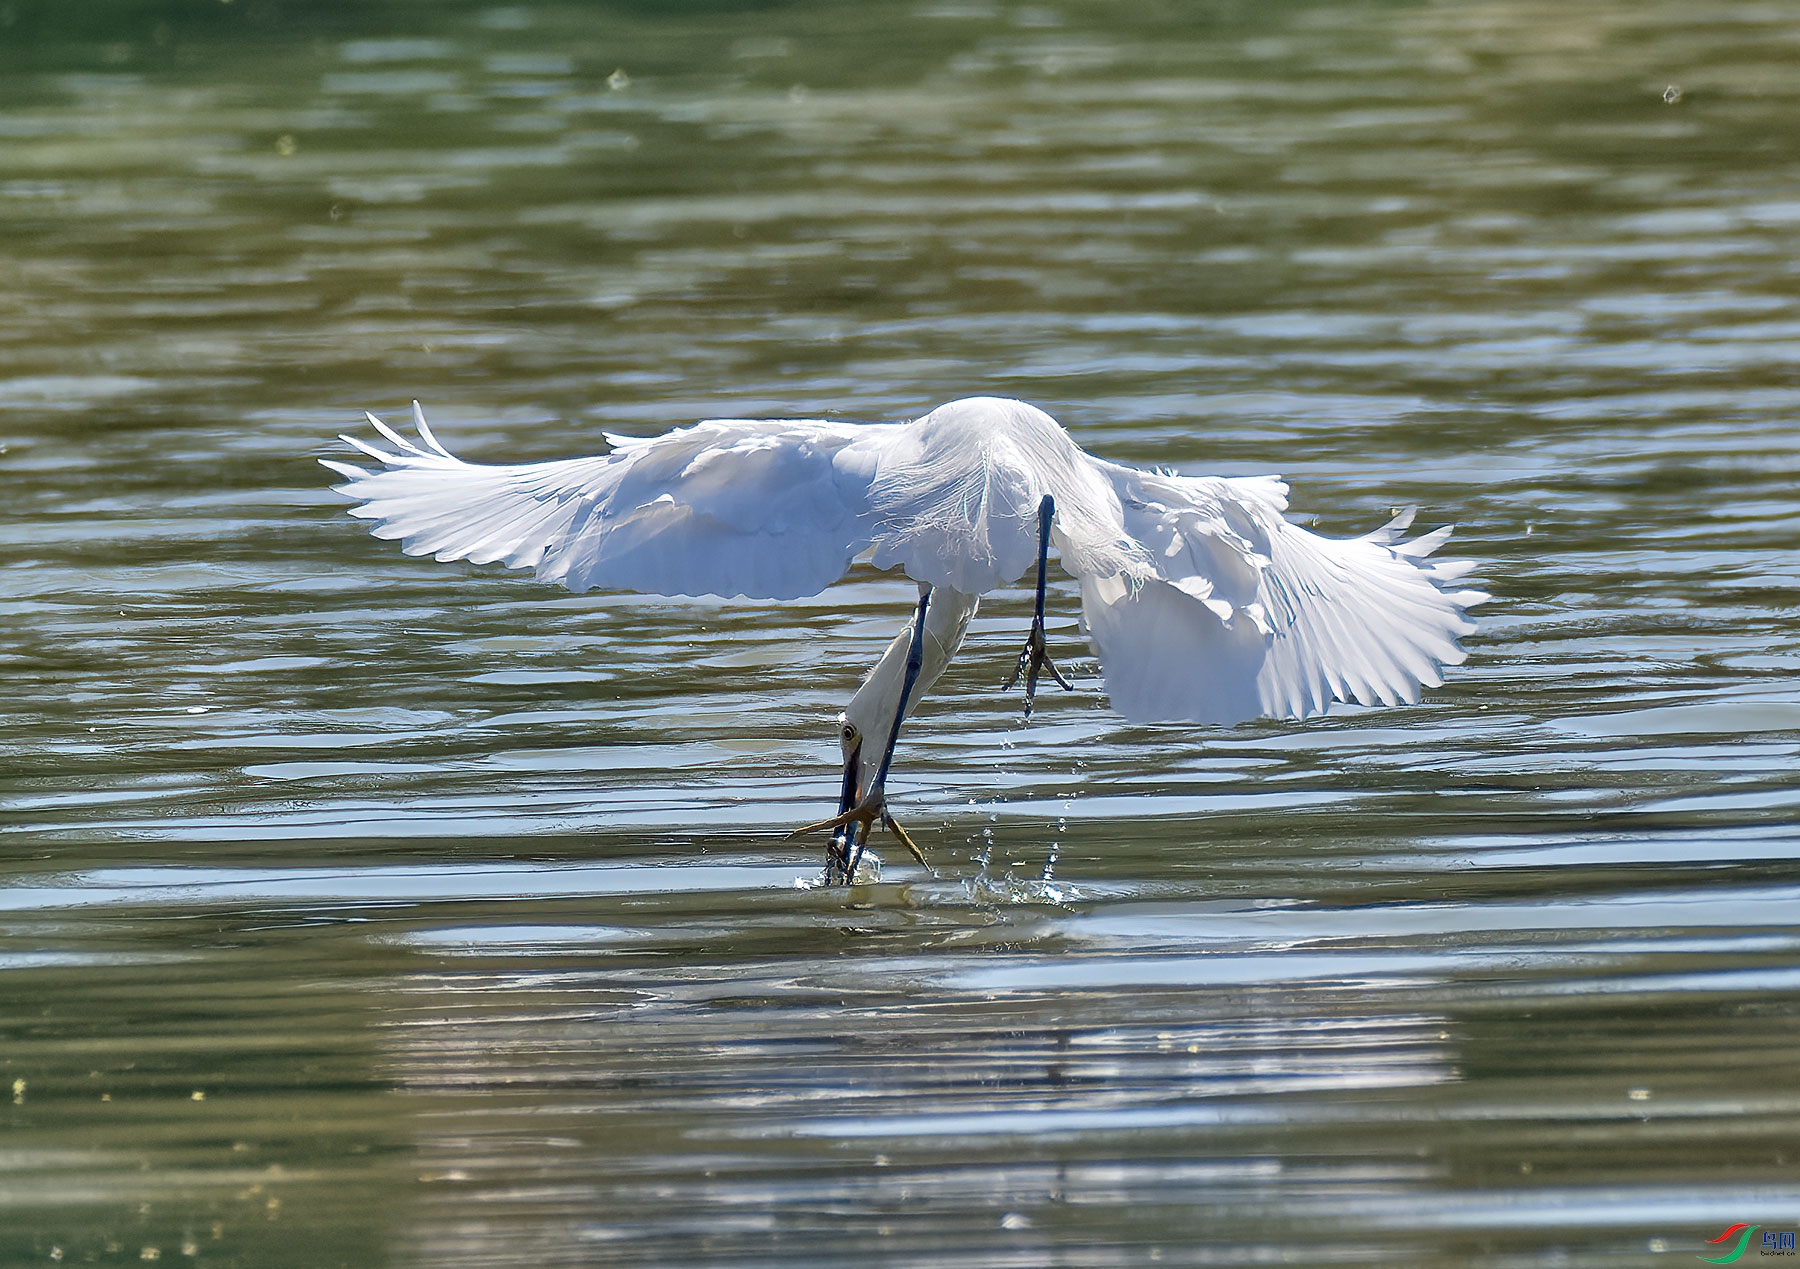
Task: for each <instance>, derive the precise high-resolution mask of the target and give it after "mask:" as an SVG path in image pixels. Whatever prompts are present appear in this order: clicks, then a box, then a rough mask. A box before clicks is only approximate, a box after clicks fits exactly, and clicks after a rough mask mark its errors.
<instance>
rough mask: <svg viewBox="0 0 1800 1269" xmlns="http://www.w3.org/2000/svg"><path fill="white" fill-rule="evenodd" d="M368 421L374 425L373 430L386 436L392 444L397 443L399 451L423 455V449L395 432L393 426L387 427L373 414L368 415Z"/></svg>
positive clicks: (421, 456)
mask: <svg viewBox="0 0 1800 1269" xmlns="http://www.w3.org/2000/svg"><path fill="white" fill-rule="evenodd" d="M369 422H371V423H373V424H374V425H375V430H376V431H377V432H380V433H381V434H382V435H383V436H385V437H387V439H388V440H389V441H391V442H392V443H393V444H395V445H397V446H398V447H399V448H400V451H401V452H402V453H405V454H415V455H417V456H418V457H420V458H423V457H425V451H424V450H422V449H420V448H419V447H418V446H417V445H414V444H413V443H412V442H411V441H409V440H407V439H406V438H405V437H404V436H402V435H400V433H398V432H396V431H395V430H394V429H393V428H391V427H389V426H388V425H387V424H386V423H383V422H382V421H381V420H380V419H378V418H376V417H375V416H374V415H373V414H371V415H369Z"/></svg>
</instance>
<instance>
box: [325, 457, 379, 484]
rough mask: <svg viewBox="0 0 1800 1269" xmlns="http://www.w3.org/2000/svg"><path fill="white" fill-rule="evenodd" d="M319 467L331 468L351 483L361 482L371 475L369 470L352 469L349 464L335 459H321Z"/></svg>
mask: <svg viewBox="0 0 1800 1269" xmlns="http://www.w3.org/2000/svg"><path fill="white" fill-rule="evenodd" d="M319 466H321V467H329V468H330V469H331V470H332V471H334V472H336V473H337V474H338V475H340V476H342V477H344V479H346V480H351V481H356V480H361V479H363V478H364V477H365V476H367V475H368V474H369V472H368V469H367V468H364V467H352V466H351V465H350V464H349V463H340V462H338V461H336V460H335V459H330V458H321V459H320V460H319Z"/></svg>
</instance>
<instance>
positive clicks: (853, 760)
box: [830, 740, 862, 881]
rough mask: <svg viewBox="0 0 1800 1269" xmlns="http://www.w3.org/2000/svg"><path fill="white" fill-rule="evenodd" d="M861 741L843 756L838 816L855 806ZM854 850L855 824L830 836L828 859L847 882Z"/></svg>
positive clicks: (859, 769)
mask: <svg viewBox="0 0 1800 1269" xmlns="http://www.w3.org/2000/svg"><path fill="white" fill-rule="evenodd" d="M861 776H862V741H860V740H859V741H857V742H856V746H855V748H853V749H851V750H850V752H849V753H847V754H845V755H844V787H843V788H842V790H840V791H839V793H838V814H839V815H842V814H843V813H844V812H845V811H848V810H849V809H850V808H851V807H853V806H855V805H856V797H857V793H858V788H857V786H858V785H860V784H861V783H862V780H861ZM855 848H856V824H855V823H854V822H852V823H849V824H845V825H844V826H843V827H842V828H839V829H838V830H837V831H836V832H834V833H833V834H832V835H831V851H830V857H831V858H832V859H835V860H837V861H838V863H839V865H840V866H841V867H842V868H843V869H844V870H845V873H846V876H845V880H846V881H848V880H849V877H848V871H849V868H850V852H851V851H852V850H854V849H855Z"/></svg>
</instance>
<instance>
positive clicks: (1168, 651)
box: [321, 397, 1488, 883]
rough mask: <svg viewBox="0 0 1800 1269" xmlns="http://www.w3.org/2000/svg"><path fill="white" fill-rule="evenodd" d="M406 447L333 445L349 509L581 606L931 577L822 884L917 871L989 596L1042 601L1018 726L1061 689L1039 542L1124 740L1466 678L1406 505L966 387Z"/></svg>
mask: <svg viewBox="0 0 1800 1269" xmlns="http://www.w3.org/2000/svg"><path fill="white" fill-rule="evenodd" d="M413 417H414V421H415V424H416V426H417V430H418V440H417V442H414V441H412V440H408V439H407V438H405V437H404V436H402V435H401V434H400V433H398V432H396V431H394V430H393V429H392V428H390V427H388V426H387V425H386V424H384V423H382V422H381V420H379V419H377V418H376V417H375V416H374V415H372V414H371V415H369V416H368V418H369V422H370V423H372V424H373V425H374V427H375V429H376V431H378V432H379V433H380V434H381V435H382V436H383V437H385V438H386V440H387V441H388V443H389V444H391V445H392V446H393V447H394V448H393V449H392V450H391V451H390V450H383V449H380V448H377V447H376V446H374V445H370V444H367V443H366V442H364V441H361V440H359V439H357V438H356V437H353V436H345V437H344V438H343V439H344V440H345V441H347V442H348V443H349V444H351V445H353V446H355V447H356V448H357V449H359V450H361V451H363V453H365V454H367V455H368V456H369V457H371V458H373V459H375V460H376V461H378V462H380V463H381V464H382V467H381V468H380V469H378V470H374V471H368V470H365V469H363V468H360V467H355V466H351V465H349V464H345V463H336V462H331V461H329V460H321V461H323V462H324V463H325V466H327V467H329V468H331V469H332V470H334V471H336V472H338V473H340V474H341V475H343V476H344V477H345V483H343V484H341V485H338V486H336V488H337V490H338V491H339V492H340V493H343V494H345V495H346V496H348V497H350V498H352V499H354V500H355V501H356V503H357V504H358V505H357V506H355V507H353V508H352V509H351V512H350V514H351V515H354V516H359V517H361V518H363V519H365V520H369V521H372V522H373V526H372V528H373V532H374V534H375V536H377V537H381V538H398V539H400V541H401V544H402V547H403V549H404V550H405V551H406V552H407V553H408V554H410V555H432V556H435V557H436V558H438V559H440V560H453V559H466V560H470V561H472V562H474V563H477V564H486V563H492V562H496V561H498V562H500V563H504V564H506V565H508V566H510V567H513V568H529V569H532V570H533V571H534V572H535V574H536V576H537V577H538V579H539V580H540V581H546V582H560V583H562V584H563V585H564V586H567V587H568V588H569V589H570V590H573V591H584V590H588V589H590V588H593V587H606V588H609V589H620V590H635V591H648V592H652V593H656V594H662V595H720V596H725V597H731V596H738V595H742V596H747V597H749V598H753V599H792V598H796V597H798V596H802V595H812V594H816V593H818V592H819V591H821V590H823V589H825V587H827V586H829V585H830V584H831V583H832V582H834V581H836V580H837V579H838V578H839V577H841V576H843V574H844V573H845V572H846V571H847V570H848V569H849V567H850V565H851V563H852V562H853V561H855V560H856V559H857V558H859V557H861V556H863V555H865V554H868V555H870V557H871V558H872V561H873V563H874V566H875V567H876V568H883V569H887V568H900V569H902V570H904V571H905V573H906V574H907V576H909V577H911V578H912V579H913V580H914V581H915V582H917V583H918V587H919V603H918V608H917V609H916V611H915V612H914V614H913V618H912V620H911V621H910V622H909V623H908V625H907V627H906V629H904V630H902V631H901V632H900V634H899V635H898V636H897V637H896V638H895V639H894V641H893V643H892V644H890V645H889V646H888V649H887V651H886V652H884V653H883V654H882V656H881V659H880V660H879V661H877V662H876V663H875V666H874V668H873V669H871V670H870V671H869V674H868V677H867V678H865V679H864V680H863V683H862V686H861V687H860V688H859V689H858V690H857V692H856V694H855V695H854V696H852V697H851V699H850V703H849V704H848V705H847V706H846V707H845V709H844V712H843V714H842V715H841V717H840V719H839V731H840V740H841V743H842V749H843V763H844V766H843V785H842V791H841V795H840V797H839V802H838V814H837V815H835V816H833V817H831V818H830V819H826V820H822V821H821V822H819V823H817V824H810V825H807V826H806V827H805V828H802V829H798V830H796V833H801V832H808V831H812V830H829V831H830V832H831V834H832V837H831V846H830V849H829V851H828V853H827V865H826V877H827V880H831V881H835V880H842V881H844V882H846V883H848V882H849V881H850V879H851V878H853V877H854V876H855V875H856V867H857V862H858V860H859V859H860V858H861V855H862V850H863V846H864V845H865V843H866V842H867V839H868V835H869V831H870V828H871V826H872V825H873V824H876V823H880V824H882V825H884V826H885V827H887V828H888V829H889V830H890V831H891V832H893V833H894V834H895V835H896V836H897V837H899V838H900V840H901V841H902V842H904V843H905V844H906V846H907V847H908V848H909V849H910V850H911V851H912V852H913V854H914V855H915V856H917V857H918V858H919V860H920V861H921V862H924V856H923V854H922V853H921V852H920V851H919V849H918V847H917V845H915V844H914V843H913V841H912V839H911V837H909V836H908V835H907V834H906V832H905V831H904V830H903V829H901V827H900V826H899V825H898V824H897V823H896V822H895V821H894V818H893V816H892V814H891V813H890V812H889V810H888V807H887V802H886V793H885V789H886V783H887V776H888V769H889V766H890V764H891V763H892V762H893V758H894V747H895V744H896V742H897V740H898V738H899V734H900V727H901V724H902V723H903V722H904V721H905V720H906V717H907V715H908V714H909V713H910V712H911V711H912V710H913V708H914V707H915V706H916V705H917V703H918V701H919V699H920V698H921V697H922V696H923V695H924V694H925V693H926V692H927V691H928V690H929V689H930V688H931V686H932V684H933V683H935V682H936V681H937V679H938V677H939V676H940V675H941V674H942V673H943V672H944V669H945V667H946V666H947V665H948V664H949V662H950V659H951V657H953V656H954V655H955V654H956V651H957V649H958V648H959V647H960V646H961V645H962V642H963V636H964V635H965V633H966V632H967V630H968V626H969V619H970V618H971V617H972V616H974V614H975V610H976V607H977V605H978V604H979V603H980V600H981V596H982V595H984V594H986V593H987V592H988V591H990V590H993V589H994V588H996V587H999V586H1004V585H1007V584H1008V583H1011V582H1014V581H1016V580H1018V579H1019V578H1020V577H1021V576H1023V575H1024V574H1025V573H1026V571H1027V570H1029V569H1030V568H1031V567H1032V566H1033V565H1034V564H1035V565H1036V567H1037V611H1036V615H1035V616H1034V617H1033V618H1032V622H1031V630H1030V634H1029V636H1028V638H1027V640H1026V644H1025V648H1024V650H1023V651H1021V652H1020V654H1019V658H1018V662H1017V664H1016V665H1015V666H1014V668H1013V674H1012V680H1009V681H1008V683H1007V685H1006V686H1007V687H1011V686H1012V683H1013V682H1014V681H1016V680H1017V679H1018V677H1019V676H1020V675H1021V674H1023V675H1024V677H1025V713H1026V715H1027V716H1029V715H1030V713H1031V703H1032V698H1033V694H1034V693H1035V691H1036V688H1037V680H1038V675H1039V673H1040V671H1047V672H1048V673H1050V674H1051V675H1052V676H1054V677H1055V678H1056V680H1057V682H1059V683H1062V685H1063V686H1064V687H1065V688H1066V687H1067V686H1068V684H1067V683H1066V682H1064V681H1063V679H1062V676H1061V675H1060V674H1058V673H1057V671H1056V668H1055V666H1054V665H1053V664H1052V663H1051V661H1050V659H1049V655H1048V650H1047V648H1046V645H1045V639H1044V572H1045V567H1046V557H1047V555H1048V552H1049V548H1050V546H1051V545H1052V544H1054V545H1055V547H1056V549H1057V552H1058V554H1059V555H1060V557H1061V560H1062V563H1063V567H1064V568H1066V569H1067V570H1068V571H1069V572H1070V573H1072V574H1074V575H1075V576H1076V577H1077V578H1079V579H1080V582H1081V604H1082V613H1083V616H1084V619H1085V620H1084V624H1085V627H1086V630H1087V634H1088V637H1089V639H1090V640H1091V641H1092V643H1093V646H1094V651H1095V652H1096V653H1097V654H1098V656H1099V660H1100V668H1101V673H1102V674H1103V676H1104V678H1105V681H1106V690H1107V693H1108V696H1109V698H1110V702H1111V704H1112V707H1113V708H1114V709H1115V710H1117V711H1118V712H1119V713H1121V714H1123V715H1124V716H1125V717H1126V718H1129V719H1132V720H1134V721H1139V722H1152V721H1185V722H1194V723H1210V724H1228V723H1236V722H1241V721H1243V720H1245V719H1248V718H1253V717H1257V716H1271V717H1276V718H1303V717H1306V716H1309V715H1312V714H1317V713H1320V712H1322V711H1323V710H1324V709H1325V708H1326V707H1327V706H1328V705H1330V704H1331V703H1332V702H1333V701H1344V702H1352V701H1353V702H1356V703H1358V704H1361V705H1378V704H1380V705H1393V704H1398V703H1400V702H1416V701H1417V700H1418V699H1419V696H1420V690H1421V688H1423V687H1435V686H1437V685H1438V684H1440V683H1442V682H1443V678H1442V674H1441V670H1442V668H1443V667H1444V666H1446V665H1454V664H1458V663H1460V662H1461V661H1462V660H1463V659H1464V653H1463V651H1462V649H1461V647H1460V646H1459V645H1458V642H1457V641H1458V639H1459V638H1460V637H1461V636H1463V635H1467V634H1469V633H1470V632H1472V631H1473V630H1474V629H1475V625H1474V623H1473V622H1472V621H1471V620H1470V619H1469V617H1468V615H1467V611H1466V610H1467V609H1468V608H1470V607H1471V606H1473V605H1475V604H1478V603H1480V602H1481V601H1483V600H1485V599H1486V598H1488V597H1487V596H1486V595H1485V594H1483V593H1481V592H1480V591H1478V590H1473V589H1467V588H1458V587H1457V584H1456V583H1457V579H1459V578H1461V577H1462V576H1463V575H1464V574H1465V573H1467V572H1468V571H1469V570H1470V568H1471V567H1472V565H1470V564H1469V563H1467V562H1464V561H1444V560H1432V559H1429V558H1428V557H1429V556H1430V555H1431V553H1432V552H1433V551H1434V550H1436V549H1437V548H1438V547H1439V546H1440V545H1442V544H1443V542H1444V540H1445V539H1446V538H1447V537H1448V536H1449V535H1450V529H1449V528H1448V527H1445V528H1441V529H1437V530H1435V531H1433V532H1431V533H1426V534H1423V535H1422V536H1419V537H1416V538H1413V539H1411V540H1407V539H1405V538H1404V537H1403V536H1402V535H1403V533H1404V531H1405V530H1406V528H1407V527H1408V525H1409V524H1410V523H1411V521H1412V512H1411V511H1406V512H1402V513H1401V514H1400V515H1398V516H1395V517H1394V518H1393V519H1392V520H1390V521H1389V522H1388V523H1387V524H1385V525H1383V526H1382V527H1381V528H1378V529H1376V530H1375V531H1374V532H1372V533H1367V534H1365V535H1363V536H1362V537H1358V538H1348V539H1336V538H1326V537H1321V536H1319V535H1317V534H1314V533H1311V532H1309V531H1307V530H1306V529H1303V528H1300V527H1299V526H1297V525H1294V524H1291V523H1289V522H1288V521H1287V520H1286V519H1285V518H1284V517H1283V515H1282V512H1283V511H1285V510H1286V508H1287V486H1286V485H1285V484H1284V483H1283V482H1282V481H1281V479H1280V478H1279V477H1276V476H1253V477H1236V478H1229V477H1221V476H1179V475H1174V474H1170V473H1163V472H1149V471H1141V470H1138V469H1135V468H1131V467H1124V466H1120V465H1118V464H1115V463H1109V462H1104V461H1102V460H1100V459H1097V458H1093V457H1091V456H1090V455H1088V454H1086V453H1083V452H1082V450H1081V449H1079V448H1078V447H1077V446H1076V445H1075V443H1074V441H1072V440H1071V439H1070V438H1069V435H1068V433H1067V432H1065V431H1064V430H1063V429H1062V427H1061V426H1060V425H1059V424H1058V423H1057V422H1056V421H1055V420H1054V419H1052V418H1051V417H1050V416H1049V415H1048V414H1045V413H1044V412H1043V411H1042V410H1039V409H1037V408H1036V407H1034V406H1030V405H1026V404H1025V403H1024V402H1021V401H1009V400H1002V399H999V398H995V397H974V398H971V399H968V400H964V401H953V402H951V403H950V404H948V405H943V406H939V407H938V408H937V409H935V410H933V411H931V413H929V414H927V415H925V416H924V417H923V418H921V419H918V420H917V421H915V422H912V423H906V424H852V423H841V422H826V421H821V420H816V419H808V420H801V419H781V420H750V419H713V420H709V421H707V422H702V423H696V424H694V425H692V426H690V427H683V428H677V429H676V430H675V431H672V432H667V433H665V434H663V435H661V436H656V437H650V438H639V437H625V436H612V435H608V436H607V437H606V439H607V441H608V442H609V443H610V445H611V447H612V448H611V451H610V452H609V453H606V454H602V455H599V456H596V457H593V458H575V459H567V460H563V461H560V462H546V463H528V464H522V465H512V466H481V465H477V464H474V463H466V462H464V461H462V460H461V459H459V458H457V457H456V456H455V455H453V454H452V453H451V452H450V451H449V450H448V449H446V448H444V446H443V445H442V444H440V443H439V442H438V440H437V438H436V437H435V436H433V435H432V432H431V429H430V427H428V426H427V425H426V422H425V416H424V413H423V412H422V411H421V410H420V409H419V407H418V404H417V403H416V402H415V403H414V405H413Z"/></svg>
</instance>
